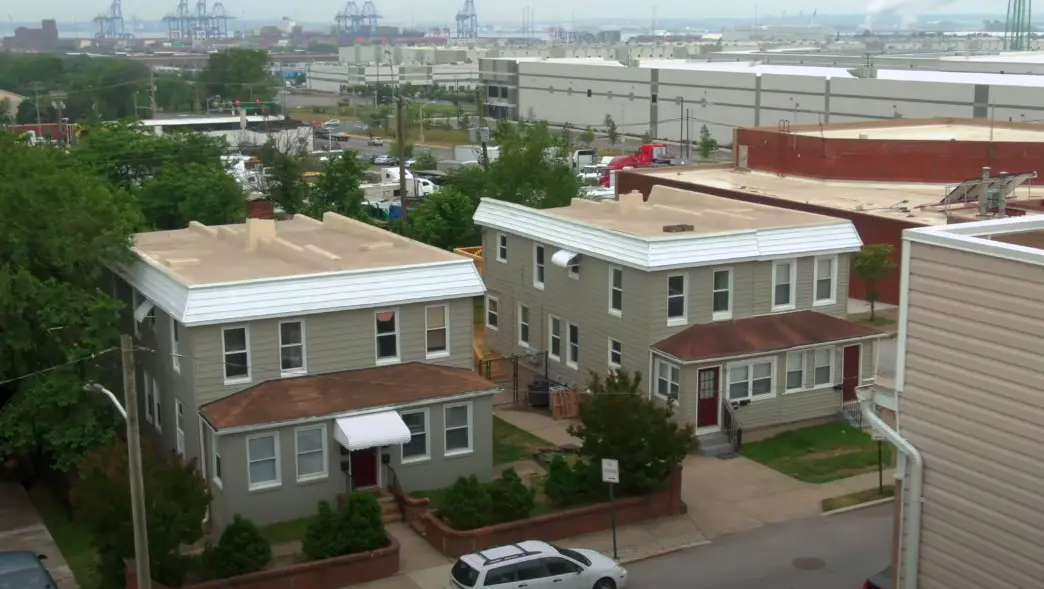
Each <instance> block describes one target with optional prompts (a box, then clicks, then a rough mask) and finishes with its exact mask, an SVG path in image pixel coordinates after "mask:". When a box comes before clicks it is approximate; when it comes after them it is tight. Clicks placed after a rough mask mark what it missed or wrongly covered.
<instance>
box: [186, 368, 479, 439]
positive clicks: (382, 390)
mask: <svg viewBox="0 0 1044 589" xmlns="http://www.w3.org/2000/svg"><path fill="white" fill-rule="evenodd" d="M499 388H500V387H498V386H497V385H496V384H494V383H492V382H490V381H489V380H486V379H485V378H482V376H480V375H479V374H478V373H477V372H475V371H473V370H470V369H466V368H453V367H449V366H440V365H436V364H424V363H420V362H409V363H406V364H395V365H392V366H380V367H377V368H365V369H361V370H347V371H343V372H332V373H328V374H319V375H314V376H298V377H295V378H283V379H275V380H269V381H265V382H262V383H259V384H256V385H254V386H252V387H250V388H248V389H244V390H242V391H239V392H238V393H235V394H233V395H229V396H227V397H225V398H223V399H218V400H217V401H212V402H210V403H207V404H206V405H204V406H203V407H201V408H200V410H201V412H202V413H203V416H204V417H205V418H206V419H207V421H209V422H210V424H211V425H213V426H214V427H215V428H217V429H224V428H230V427H241V426H248V425H260V424H264V423H275V422H280V421H287V420H291V419H301V418H307V417H320V416H324V415H336V414H338V413H345V412H348V411H354V410H358V409H367V408H371V407H385V406H389V405H398V404H403V403H413V402H417V401H427V400H436V399H438V398H440V397H453V396H456V395H464V394H467V393H477V392H483V391H494V390H498V389H499Z"/></svg>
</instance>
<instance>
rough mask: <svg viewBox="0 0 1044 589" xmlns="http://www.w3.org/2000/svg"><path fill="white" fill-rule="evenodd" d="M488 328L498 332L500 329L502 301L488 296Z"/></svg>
mask: <svg viewBox="0 0 1044 589" xmlns="http://www.w3.org/2000/svg"><path fill="white" fill-rule="evenodd" d="M486 327H487V328H488V329H492V330H496V329H497V328H498V327H500V299H498V298H497V297H495V296H493V295H486Z"/></svg>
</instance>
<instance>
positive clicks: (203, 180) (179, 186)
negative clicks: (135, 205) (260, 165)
mask: <svg viewBox="0 0 1044 589" xmlns="http://www.w3.org/2000/svg"><path fill="white" fill-rule="evenodd" d="M137 194H138V202H139V203H140V204H141V209H142V213H143V214H144V216H145V219H146V221H147V223H148V224H149V226H150V227H151V228H153V229H161V230H166V229H184V228H185V227H187V226H188V224H189V221H198V222H200V223H203V224H204V225H225V224H229V223H239V222H242V221H243V219H245V218H246V195H245V194H244V192H243V187H242V186H240V185H239V183H238V182H236V180H235V179H234V178H232V176H230V175H229V174H228V173H227V172H226V171H225V170H223V169H222V168H221V167H220V166H215V165H203V164H196V163H191V164H186V165H181V164H177V163H172V164H168V165H166V166H164V167H163V168H162V169H161V170H160V171H159V173H158V174H156V175H155V176H153V177H151V178H149V179H148V180H147V181H145V182H143V183H142V185H141V188H140V189H138V190H137Z"/></svg>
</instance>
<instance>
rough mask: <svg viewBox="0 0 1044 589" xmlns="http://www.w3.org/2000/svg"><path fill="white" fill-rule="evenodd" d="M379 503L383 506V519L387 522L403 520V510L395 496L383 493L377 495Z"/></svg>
mask: <svg viewBox="0 0 1044 589" xmlns="http://www.w3.org/2000/svg"><path fill="white" fill-rule="evenodd" d="M377 503H379V504H380V506H381V521H383V522H384V523H385V524H390V523H394V522H401V521H402V510H401V509H399V504H398V503H396V502H395V497H392V496H391V495H388V494H386V493H382V494H381V495H379V496H378V497H377Z"/></svg>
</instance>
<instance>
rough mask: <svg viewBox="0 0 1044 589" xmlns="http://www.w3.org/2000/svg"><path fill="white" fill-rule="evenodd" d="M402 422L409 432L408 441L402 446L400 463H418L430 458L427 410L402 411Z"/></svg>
mask: <svg viewBox="0 0 1044 589" xmlns="http://www.w3.org/2000/svg"><path fill="white" fill-rule="evenodd" d="M402 422H403V423H405V424H406V427H408V428H409V430H410V441H409V442H406V443H405V444H403V445H402V462H403V463H407V462H420V461H421V460H427V459H428V457H430V456H431V454H430V450H429V448H428V410H427V409H419V410H417V411H403V412H402Z"/></svg>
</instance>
